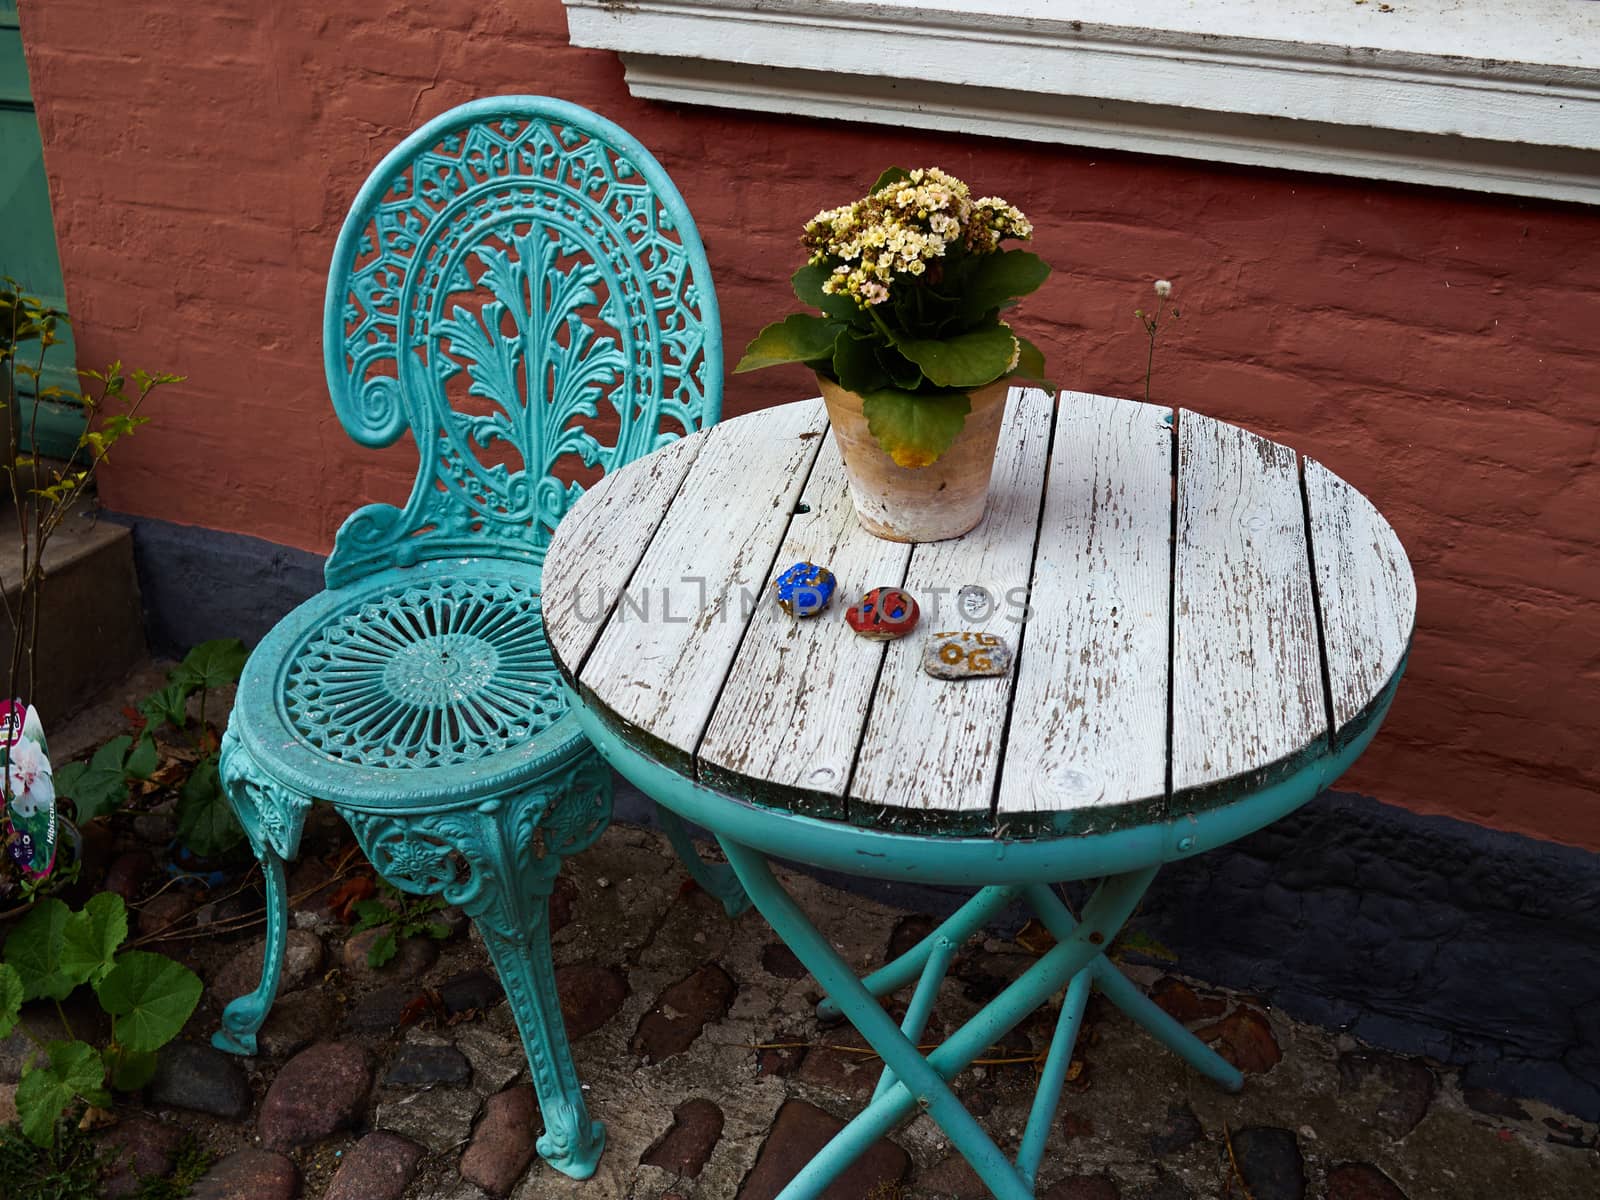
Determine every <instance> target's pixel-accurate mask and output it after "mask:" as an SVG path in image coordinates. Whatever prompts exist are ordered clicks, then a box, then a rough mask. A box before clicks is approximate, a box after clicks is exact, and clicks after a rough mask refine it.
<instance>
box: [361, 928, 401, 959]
mask: <svg viewBox="0 0 1600 1200" xmlns="http://www.w3.org/2000/svg"><path fill="white" fill-rule="evenodd" d="M399 952H400V939H399V938H397V937H395V935H394V930H392V929H390V930H388V931H387V932H385V933H381V934H379V935H378V936H377V937H376V938H374V939H373V942H372V945H370V946H368V947H367V966H369V967H381V966H383V964H384V963H386V962H388V961H389V960H390V959H391V958H393V957H394V956H395V955H396V954H398V953H399Z"/></svg>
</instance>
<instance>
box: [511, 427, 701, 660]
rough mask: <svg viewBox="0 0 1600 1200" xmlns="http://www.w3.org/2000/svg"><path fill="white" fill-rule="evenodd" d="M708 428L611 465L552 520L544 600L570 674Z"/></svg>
mask: <svg viewBox="0 0 1600 1200" xmlns="http://www.w3.org/2000/svg"><path fill="white" fill-rule="evenodd" d="M707 436H708V433H707V432H700V433H696V434H694V435H692V436H691V437H686V438H680V439H678V440H677V441H675V442H673V443H671V444H670V445H668V446H666V447H664V448H662V449H660V450H658V451H656V452H655V453H654V454H651V455H647V456H646V457H644V458H642V459H640V460H639V461H638V462H635V463H629V464H628V465H627V466H626V467H622V468H621V469H619V470H616V471H613V472H612V473H611V474H609V475H607V476H605V477H604V478H603V479H601V480H600V481H599V482H598V483H596V484H595V485H594V486H593V487H592V488H590V489H589V490H588V491H587V492H586V493H585V494H584V496H583V498H582V499H581V500H579V501H578V502H577V503H576V504H575V505H573V506H572V509H571V511H569V512H568V513H567V515H566V516H565V517H563V518H562V520H561V524H559V525H558V526H556V532H555V536H554V537H553V538H551V540H550V547H549V549H548V550H547V551H546V553H545V558H544V572H543V577H544V595H543V597H542V599H541V607H542V609H543V612H544V628H545V636H546V638H547V639H548V641H549V643H550V649H551V650H552V651H553V652H554V654H555V656H556V661H557V662H558V663H560V664H561V666H562V668H563V669H564V670H565V671H566V672H567V674H568V675H574V674H576V672H577V670H578V668H579V667H580V666H581V665H582V664H583V656H584V655H585V654H587V653H588V652H589V647H590V646H592V645H593V644H594V640H595V638H596V637H598V636H599V634H600V630H601V628H602V627H603V625H604V623H605V620H606V617H607V615H608V614H609V613H610V612H611V608H612V606H613V605H614V604H615V603H616V600H617V596H618V594H619V593H620V592H621V591H622V589H623V587H625V586H626V585H627V582H628V578H629V576H631V575H632V574H633V569H634V567H636V566H638V565H639V559H640V558H642V557H643V556H644V550H645V547H646V546H648V545H649V544H650V538H651V536H652V535H653V534H654V533H655V531H656V526H657V525H658V524H660V522H661V518H662V517H663V516H664V515H665V514H666V511H667V506H668V505H669V504H670V503H671V502H672V497H673V496H674V495H675V494H676V493H677V491H678V487H679V485H680V484H682V483H683V477H684V476H685V475H686V474H688V472H689V466H690V464H692V463H693V462H694V460H695V456H696V455H697V454H699V453H700V448H701V447H702V446H704V445H705V442H706V437H707Z"/></svg>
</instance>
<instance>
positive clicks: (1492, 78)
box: [563, 0, 1600, 204]
mask: <svg viewBox="0 0 1600 1200" xmlns="http://www.w3.org/2000/svg"><path fill="white" fill-rule="evenodd" d="M563 3H564V4H565V5H566V7H567V22H568V28H569V31H570V35H571V40H572V43H573V44H574V45H577V46H587V47H596V48H601V49H609V50H616V51H618V52H620V53H621V55H622V58H623V62H624V64H625V66H626V71H627V81H628V87H629V89H630V90H631V91H632V93H633V94H634V95H636V96H640V97H644V98H647V99H652V100H669V101H675V102H678V103H688V104H706V105H714V106H717V107H722V108H733V109H741V110H755V111H761V112H775V113H792V114H800V115H808V116H818V117H833V118H838V119H842V120H849V121H868V122H876V123H881V124H889V125H897V126H910V127H915V128H923V129H934V130H942V131H959V132H965V133H975V134H980V135H985V136H993V137H1006V138H1019V139H1024V140H1032V141H1043V142H1059V143H1065V144H1070V145H1077V146H1090V147H1101V148H1107V149H1114V150H1132V151H1138V152H1143V153H1153V154H1164V155H1173V156H1177V157H1182V158H1196V159H1204V160H1209V161H1219V162H1228V163H1241V164H1246V165H1252V166H1269V167H1283V168H1289V169H1294V170H1306V171H1316V172H1322V173H1328V174H1335V175H1352V176H1359V177H1366V178H1374V179H1393V180H1401V181H1405V182H1410V183H1424V184H1435V185H1442V186H1446V187H1456V188H1469V189H1473V190H1477V191H1485V192H1497V193H1502V194H1508V195H1517V196H1536V197H1542V198H1547V199H1556V200H1569V201H1579V202H1583V203H1589V204H1597V203H1600V3H1596V2H1594V0H1523V2H1521V3H1517V2H1515V0H1392V2H1385V0H1365V2H1364V3H1357V2H1355V0H1320V2H1319V0H1281V2H1274V0H1140V2H1139V3H1137V4H1130V3H1128V2H1127V0H563Z"/></svg>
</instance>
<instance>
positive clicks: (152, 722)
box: [55, 638, 249, 858]
mask: <svg viewBox="0 0 1600 1200" xmlns="http://www.w3.org/2000/svg"><path fill="white" fill-rule="evenodd" d="M247 657H249V651H248V650H246V649H245V645H244V643H243V642H241V641H239V639H238V638H221V639H218V640H216V641H210V642H202V643H200V645H198V646H196V647H195V648H194V649H192V650H190V651H189V653H188V654H187V655H185V656H184V659H183V661H182V662H181V663H179V664H178V665H177V666H176V667H175V668H173V670H172V671H171V672H170V673H169V674H168V675H167V683H166V686H165V687H162V688H160V689H158V690H157V691H154V692H152V693H150V695H148V696H146V697H145V698H144V699H143V700H142V701H140V702H139V706H138V710H137V721H138V722H139V724H140V725H141V728H140V730H139V732H138V734H137V736H134V735H130V734H123V735H122V736H120V737H115V738H112V739H111V740H110V741H109V742H107V743H106V744H105V745H103V746H101V747H100V749H99V750H97V751H95V754H94V757H93V758H91V759H90V760H89V761H88V762H79V763H68V764H67V765H66V766H64V767H62V768H60V769H59V770H58V771H57V772H56V775H55V788H56V794H57V795H58V796H66V797H69V798H70V799H71V800H72V802H73V804H74V805H75V806H76V808H77V814H78V820H79V821H80V822H81V821H87V820H90V819H92V818H94V817H98V816H103V815H104V814H106V813H110V812H114V811H115V810H116V809H118V808H120V807H122V805H123V804H124V803H125V802H126V801H127V799H128V789H129V787H130V786H131V785H132V784H134V783H135V782H138V781H140V780H145V779H149V778H150V777H151V776H152V775H153V774H154V773H155V771H156V768H157V766H158V765H159V764H160V761H161V756H160V751H159V749H158V748H157V746H156V734H157V732H158V731H163V730H165V731H167V732H168V733H170V734H172V735H174V736H176V737H179V738H181V739H182V740H183V741H185V742H186V743H187V744H188V746H189V748H190V749H191V750H192V751H193V752H194V754H195V761H194V765H193V766H192V767H191V768H190V770H189V775H188V778H187V779H185V780H184V783H183V786H182V787H181V788H180V789H179V791H178V810H177V816H178V836H179V838H180V839H181V840H182V841H183V843H184V845H186V846H187V847H188V848H189V849H190V850H192V851H194V853H196V854H198V855H200V856H201V857H202V858H210V857H213V856H215V855H218V854H222V853H225V852H226V851H228V850H231V849H233V848H234V847H235V846H237V845H239V844H240V843H241V842H243V841H244V830H243V829H241V828H240V827H239V822H238V821H237V819H235V817H234V815H233V809H232V808H231V807H230V806H229V804H228V802H227V797H226V796H224V795H223V792H222V784H221V781H220V779H219V778H218V775H217V747H218V739H217V733H216V730H215V729H213V728H212V727H211V725H210V723H209V722H208V721H207V719H206V708H207V705H208V703H209V700H210V697H211V693H212V692H213V691H214V690H215V689H217V688H219V687H223V686H226V685H227V684H230V683H237V682H238V681H239V676H240V674H241V673H242V672H243V671H244V663H245V659H246V658H247ZM196 696H198V697H199V706H198V712H197V715H196V717H195V718H194V720H192V721H191V720H190V717H189V701H190V699H191V698H192V697H196Z"/></svg>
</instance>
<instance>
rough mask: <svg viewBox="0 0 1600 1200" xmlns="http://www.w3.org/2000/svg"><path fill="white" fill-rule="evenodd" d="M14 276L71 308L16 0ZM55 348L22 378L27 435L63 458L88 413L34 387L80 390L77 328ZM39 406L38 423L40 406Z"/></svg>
mask: <svg viewBox="0 0 1600 1200" xmlns="http://www.w3.org/2000/svg"><path fill="white" fill-rule="evenodd" d="M3 275H9V276H11V278H13V279H15V280H16V281H17V282H18V283H19V284H21V285H22V288H23V290H24V291H27V292H31V293H33V294H34V295H36V296H38V297H40V298H41V299H42V300H43V301H44V302H45V303H46V304H48V305H51V306H53V307H55V308H60V309H65V308H66V307H67V298H66V289H65V288H64V287H63V286H62V283H61V259H60V257H59V256H58V255H57V254H56V233H55V225H54V224H53V223H52V222H51V219H50V188H49V185H48V183H47V182H46V180H45V174H44V149H43V147H42V146H41V145H40V142H39V122H38V120H37V118H36V117H35V116H34V111H33V95H32V93H31V92H30V91H29V89H28V65H27V63H26V62H24V61H23V57H22V30H21V28H20V27H19V23H18V20H17V0H0V276H3ZM61 332H63V333H64V334H65V340H64V341H63V342H61V343H60V344H58V345H55V346H52V347H51V348H50V352H49V355H48V356H47V357H46V359H45V376H44V378H43V379H41V380H39V381H38V383H37V384H35V383H33V382H32V381H24V380H21V379H19V380H18V381H17V386H18V389H19V390H22V391H25V392H26V393H27V394H26V395H25V396H24V397H23V400H22V428H23V431H24V434H26V431H27V430H29V429H30V428H37V429H38V433H39V447H38V448H39V449H40V450H41V451H42V452H43V453H45V454H49V455H54V456H56V457H65V456H66V455H67V454H68V453H70V452H71V449H72V447H73V445H75V444H76V442H77V440H78V434H79V433H80V432H81V431H82V429H83V414H82V412H81V410H79V409H78V408H77V406H76V405H68V404H63V403H60V402H59V401H56V400H37V399H36V398H35V395H34V393H36V392H38V391H41V390H43V389H45V388H49V387H60V388H66V389H67V390H69V391H72V392H76V391H78V377H77V374H76V373H75V371H74V369H73V368H74V367H75V366H76V354H75V351H74V348H73V344H72V331H71V330H70V329H64V330H62V331H61ZM35 405H37V406H38V412H37V425H36V426H35V425H34V423H33V422H34V420H35V414H34V412H33V409H34V406H35Z"/></svg>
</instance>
